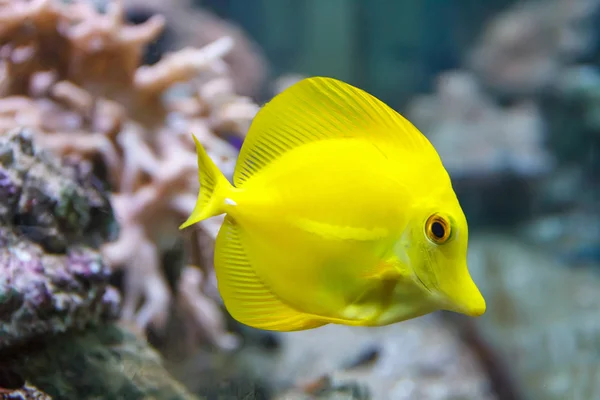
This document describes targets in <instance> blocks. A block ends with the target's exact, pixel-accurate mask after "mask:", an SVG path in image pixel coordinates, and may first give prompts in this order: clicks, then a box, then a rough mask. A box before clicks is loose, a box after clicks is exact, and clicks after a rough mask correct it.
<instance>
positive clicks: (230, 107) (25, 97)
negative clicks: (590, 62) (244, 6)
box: [0, 0, 258, 345]
mask: <svg viewBox="0 0 600 400" xmlns="http://www.w3.org/2000/svg"><path fill="white" fill-rule="evenodd" d="M163 25H164V18H163V17H161V16H159V15H156V16H153V17H151V18H150V19H148V20H147V21H146V22H144V23H141V24H138V25H129V24H126V23H125V22H124V19H123V7H122V4H121V3H120V2H119V1H110V2H108V3H107V5H106V7H105V12H103V13H101V12H100V11H98V10H97V9H95V8H94V6H93V4H92V3H91V2H85V1H75V2H68V3H66V2H62V1H60V0H32V1H25V0H13V1H0V78H1V79H0V129H2V130H5V129H7V128H10V127H13V126H15V125H19V126H28V127H33V128H36V129H35V130H36V132H40V134H39V136H40V137H39V138H38V139H39V140H40V143H42V144H43V145H45V146H47V147H48V148H51V149H52V150H53V151H55V152H56V153H58V154H60V155H62V156H63V157H64V158H65V159H68V160H70V161H71V162H73V161H75V162H79V163H81V164H82V165H88V166H89V168H96V170H98V166H99V165H100V166H101V169H103V170H104V171H105V174H106V179H107V181H108V183H109V185H110V187H111V190H112V192H113V193H112V198H111V203H112V205H113V208H114V210H115V213H116V216H117V220H118V222H119V223H120V226H121V231H120V235H119V238H118V240H116V241H115V242H113V243H110V244H108V245H106V246H105V247H104V249H103V254H104V256H105V258H106V260H107V261H108V263H109V264H110V265H111V266H112V267H113V268H125V269H124V271H125V285H124V286H125V294H124V304H123V317H124V318H126V319H129V320H135V321H136V323H137V324H138V325H139V326H140V327H146V326H147V325H148V324H151V323H152V324H154V325H155V326H157V327H161V326H163V325H164V322H165V320H166V318H167V315H168V307H169V304H170V302H171V297H172V295H171V291H170V290H169V287H168V285H167V282H166V278H165V277H164V276H163V270H162V256H163V253H164V252H165V251H166V250H168V249H169V248H171V247H172V245H173V243H174V241H176V240H178V238H181V235H180V233H179V231H178V229H177V227H178V225H179V223H181V222H182V221H183V220H184V218H185V217H186V216H187V214H189V213H190V212H191V210H192V208H193V206H194V203H195V197H196V193H197V190H198V182H197V176H196V156H195V149H194V145H193V141H192V138H191V135H190V134H191V133H194V134H195V135H196V136H197V137H198V139H199V140H200V141H201V142H202V143H203V144H204V146H205V147H206V149H207V151H208V153H209V154H210V155H211V157H212V158H213V159H214V160H215V162H216V163H217V165H218V166H219V168H221V170H223V171H224V172H225V173H226V174H229V175H231V174H232V171H233V165H234V163H235V159H236V157H237V150H236V149H235V148H234V147H233V146H231V145H230V144H229V143H228V142H227V141H226V140H225V139H224V136H225V135H231V134H234V135H237V136H239V137H243V136H244V135H245V132H246V131H247V129H248V127H249V123H250V121H251V119H252V118H253V117H254V115H255V113H256V111H257V109H258V106H257V105H256V104H254V103H253V102H252V101H251V100H250V99H248V98H246V97H242V96H238V95H237V94H236V93H235V91H234V89H233V82H232V79H231V76H230V71H229V67H228V65H227V63H225V62H224V61H223V57H225V56H226V55H227V54H228V52H229V51H230V50H231V49H232V48H233V46H234V42H233V40H232V38H230V37H221V38H219V39H217V40H215V41H213V42H212V43H210V44H208V45H206V46H205V47H203V48H200V49H196V48H184V49H182V50H180V51H177V52H174V53H171V54H168V55H166V56H165V57H164V58H163V59H162V60H160V61H159V62H158V63H156V64H154V65H152V66H141V65H140V64H141V56H142V53H143V50H144V47H145V46H146V45H148V44H149V43H150V42H151V41H152V40H153V38H155V37H156V36H157V35H158V34H159V33H160V31H161V29H162V28H163ZM217 229H218V221H216V222H215V221H209V222H207V224H206V225H205V226H204V228H203V229H200V230H198V231H197V232H194V234H193V238H192V237H189V238H187V242H188V243H190V244H192V243H193V245H192V246H196V243H195V242H197V241H198V240H200V239H198V238H199V237H200V238H202V237H204V236H207V235H208V236H212V237H213V238H214V235H215V234H216V230H217ZM196 258H197V259H196V260H190V262H191V264H193V265H197V266H200V267H202V268H204V273H203V274H204V276H205V279H204V280H205V281H206V282H213V281H214V277H213V275H212V274H213V272H212V268H211V266H210V265H207V263H206V262H202V260H200V258H203V257H196ZM185 275H186V276H187V275H190V276H193V275H194V273H193V272H190V273H188V272H186V273H185ZM198 284H199V283H198ZM186 285H187V286H186ZM184 286H186V290H181V291H180V292H179V293H178V294H177V295H178V296H182V297H183V299H182V300H181V301H183V302H184V303H186V304H191V305H193V306H190V307H188V309H189V310H192V311H193V312H192V316H193V318H195V319H196V321H197V325H199V326H203V327H205V328H206V330H207V331H208V332H212V334H211V335H209V337H212V338H215V337H216V336H218V335H216V334H215V333H214V332H215V331H222V330H223V328H222V326H223V322H222V321H221V320H220V318H222V316H219V317H215V316H214V314H215V313H214V310H213V309H214V307H215V304H214V302H213V300H210V299H209V298H208V297H206V296H205V295H204V294H203V292H202V291H200V290H197V289H196V288H191V287H189V282H186V283H185V284H184ZM140 303H141V304H142V305H141V307H140V306H139V305H140ZM207 310H208V311H207ZM205 315H209V316H208V317H207V316H205ZM222 343H225V342H222ZM227 343H228V344H229V345H231V344H232V343H233V341H227Z"/></svg>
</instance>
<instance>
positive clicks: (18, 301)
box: [0, 129, 192, 400]
mask: <svg viewBox="0 0 600 400" xmlns="http://www.w3.org/2000/svg"><path fill="white" fill-rule="evenodd" d="M35 136H36V135H35V133H34V132H32V131H29V130H26V129H15V130H11V131H8V132H4V133H3V134H2V135H0V194H1V195H3V201H2V204H1V205H0V360H1V362H0V398H5V399H52V398H55V399H77V400H80V399H89V398H95V399H100V398H101V399H142V398H154V399H167V398H168V399H189V398H192V397H191V396H190V395H188V394H187V393H186V392H185V390H184V389H183V388H182V387H181V385H180V384H179V383H178V382H176V381H175V380H174V379H173V378H171V376H170V375H169V374H168V373H167V372H166V371H165V370H164V369H163V367H162V362H161V359H160V357H159V356H158V354H157V353H155V352H154V351H153V350H151V349H150V347H149V345H148V344H147V342H146V341H145V340H143V339H141V338H138V337H136V336H135V335H134V334H133V333H131V332H128V331H127V330H126V329H124V328H122V327H119V326H117V325H115V323H114V322H112V321H114V320H115V319H116V318H117V317H118V314H119V306H120V304H119V302H120V296H119V293H118V292H117V290H116V289H115V288H113V287H111V286H110V283H109V278H110V275H111V271H110V269H109V267H108V266H107V265H106V263H105V262H104V260H103V258H102V256H101V254H100V252H99V250H98V248H99V247H100V245H101V244H102V243H104V242H106V241H107V240H109V239H110V238H111V237H112V235H113V233H115V231H116V229H115V227H114V220H113V214H112V209H111V206H110V203H109V201H108V199H107V197H106V193H105V192H104V190H103V188H102V185H100V184H98V183H97V182H96V181H95V179H94V178H93V176H92V175H91V173H90V172H89V171H86V170H84V169H83V168H82V165H66V164H64V163H61V162H60V161H59V160H58V158H56V157H54V156H53V155H52V154H51V153H49V152H46V151H44V150H43V149H41V148H38V147H37V146H36V144H35V141H34V140H33V139H34V137H35Z"/></svg>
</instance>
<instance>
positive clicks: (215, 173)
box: [179, 136, 232, 229]
mask: <svg viewBox="0 0 600 400" xmlns="http://www.w3.org/2000/svg"><path fill="white" fill-rule="evenodd" d="M193 137H194V142H195V143H196V152H197V153H198V180H199V181H200V191H199V192H198V200H196V206H195V207H194V211H193V212H192V214H191V215H190V216H189V218H188V219H187V220H186V221H185V222H184V223H183V224H181V225H180V226H179V229H184V228H187V227H188V226H190V225H193V224H195V223H198V222H200V221H203V220H205V219H207V218H210V217H214V216H217V215H220V214H223V213H224V212H225V208H224V206H225V199H226V198H227V196H228V194H229V192H231V189H232V186H231V184H230V183H229V181H228V180H227V178H225V176H223V174H222V173H221V171H219V169H218V168H217V166H216V165H215V163H214V162H213V161H212V160H211V159H210V157H209V156H208V154H207V153H206V150H204V147H203V146H202V144H201V143H200V142H199V141H198V139H196V136H193Z"/></svg>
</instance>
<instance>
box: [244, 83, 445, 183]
mask: <svg viewBox="0 0 600 400" xmlns="http://www.w3.org/2000/svg"><path fill="white" fill-rule="evenodd" d="M345 137H347V138H364V139H365V140H368V141H370V142H372V143H373V144H374V145H375V146H377V147H378V148H379V149H380V151H382V152H383V153H384V154H386V155H387V156H394V154H395V153H396V151H395V150H404V151H406V150H408V151H410V152H417V153H418V152H427V153H430V152H433V153H434V154H435V150H434V148H433V146H431V144H430V143H429V141H428V140H427V138H425V136H423V134H422V133H421V132H419V130H418V129H417V128H416V127H415V126H414V125H412V124H411V123H410V122H409V121H408V120H406V119H405V118H404V117H402V116H401V115H400V114H398V113H397V112H396V111H394V110H393V109H392V108H390V107H389V106H387V105H386V104H385V103H383V102H382V101H380V100H378V99H377V98H375V97H374V96H372V95H370V94H369V93H367V92H365V91H363V90H361V89H358V88H356V87H354V86H351V85H349V84H347V83H344V82H342V81H339V80H337V79H333V78H325V77H313V78H306V79H303V80H302V81H300V82H298V83H296V84H294V85H292V86H290V87H289V88H287V89H286V90H284V91H283V92H281V93H280V94H278V95H277V96H275V97H274V98H273V99H272V100H271V101H270V102H268V103H267V104H266V105H265V106H264V107H262V108H261V109H260V111H259V112H258V113H257V115H256V117H255V118H254V120H253V121H252V124H251V126H250V130H249V131H248V135H247V137H246V139H245V141H244V145H243V146H242V150H241V152H240V155H239V158H238V162H237V165H236V168H235V172H234V175H233V181H234V184H235V185H236V186H238V187H239V186H240V185H242V184H243V183H244V182H245V181H246V180H247V179H248V178H250V177H251V176H252V175H254V174H255V173H256V172H258V171H260V170H261V169H262V168H263V167H264V166H265V165H268V164H269V163H271V162H272V161H274V160H275V159H277V158H278V157H280V156H281V155H282V154H284V153H286V152H288V151H290V150H292V149H294V148H295V147H298V146H301V145H303V144H306V143H310V142H315V141H319V140H325V139H332V138H345ZM435 155H436V156H437V154H435Z"/></svg>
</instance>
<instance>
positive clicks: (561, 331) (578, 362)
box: [469, 234, 600, 400]
mask: <svg viewBox="0 0 600 400" xmlns="http://www.w3.org/2000/svg"><path fill="white" fill-rule="evenodd" d="M469 268H470V270H471V271H472V276H473V279H474V280H475V281H476V282H477V284H478V286H479V288H480V290H481V292H482V294H483V295H484V297H485V298H486V302H487V304H488V309H487V312H486V313H485V315H483V316H482V317H480V318H478V319H476V320H472V323H473V325H474V326H475V329H476V330H477V331H478V335H479V336H480V337H482V338H483V340H484V341H485V342H486V343H487V344H488V345H489V346H490V347H491V348H493V349H494V350H495V353H496V354H497V355H498V356H499V357H500V359H501V361H502V364H503V365H505V366H507V368H506V370H505V373H506V374H507V376H508V377H509V378H510V381H512V382H514V384H515V386H516V389H517V391H518V392H519V394H520V396H521V397H519V398H524V399H544V400H559V399H560V400H563V399H595V398H597V397H598V393H600V363H599V362H598V354H599V352H600V323H599V322H598V321H599V319H598V304H600V273H598V268H578V269H574V268H568V267H567V266H565V265H561V264H560V263H559V262H558V261H557V260H556V259H555V258H552V257H549V256H548V253H546V252H544V251H541V250H537V249H532V248H531V247H528V245H526V244H524V243H523V242H519V241H516V240H514V239H510V238H507V237H503V236H499V235H483V234H479V235H477V236H474V237H473V240H471V244H470V254H469Z"/></svg>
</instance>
